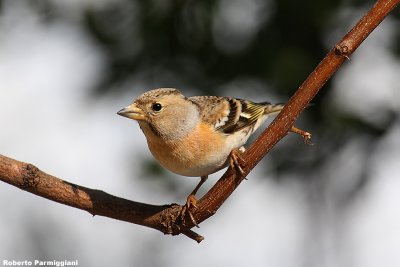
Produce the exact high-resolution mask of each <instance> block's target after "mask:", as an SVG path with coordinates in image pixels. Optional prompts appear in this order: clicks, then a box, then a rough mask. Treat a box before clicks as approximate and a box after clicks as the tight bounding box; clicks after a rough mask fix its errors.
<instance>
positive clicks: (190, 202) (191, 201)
mask: <svg viewBox="0 0 400 267" xmlns="http://www.w3.org/2000/svg"><path fill="white" fill-rule="evenodd" d="M207 178H208V176H207V175H206V176H201V177H200V182H199V183H198V184H197V185H196V187H195V188H194V189H193V191H192V192H191V193H190V194H189V196H188V197H187V199H186V204H185V205H184V206H183V208H182V212H181V219H182V220H183V218H184V217H185V215H186V212H187V213H188V214H189V216H190V220H191V221H192V223H193V224H194V225H196V226H197V227H199V226H198V224H197V222H196V220H195V219H194V217H193V214H192V213H191V212H190V208H191V207H195V208H196V207H197V206H196V204H197V199H196V193H197V191H198V190H199V189H200V187H201V186H202V185H203V184H204V182H205V181H207Z"/></svg>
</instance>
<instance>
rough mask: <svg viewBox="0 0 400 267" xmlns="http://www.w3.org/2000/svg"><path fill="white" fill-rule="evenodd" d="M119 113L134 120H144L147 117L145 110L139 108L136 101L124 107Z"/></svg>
mask: <svg viewBox="0 0 400 267" xmlns="http://www.w3.org/2000/svg"><path fill="white" fill-rule="evenodd" d="M117 114H118V115H121V116H124V117H127V118H129V119H133V120H144V119H145V114H144V112H143V110H141V109H140V108H138V107H137V106H136V104H135V103H133V104H131V105H129V106H127V107H124V108H123V109H121V110H120V111H118V112H117Z"/></svg>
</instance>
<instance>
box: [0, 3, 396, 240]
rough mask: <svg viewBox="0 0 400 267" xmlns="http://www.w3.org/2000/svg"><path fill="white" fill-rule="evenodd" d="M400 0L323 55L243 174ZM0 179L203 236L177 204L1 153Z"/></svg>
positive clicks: (209, 196) (208, 211) (206, 204)
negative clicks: (82, 180) (102, 186)
mask: <svg viewBox="0 0 400 267" xmlns="http://www.w3.org/2000/svg"><path fill="white" fill-rule="evenodd" d="M399 2H400V0H378V1H377V2H376V4H375V5H374V7H373V8H372V9H371V10H370V11H369V12H368V13H367V14H366V15H365V16H364V17H363V18H362V19H361V20H360V21H359V22H358V23H357V24H356V25H355V26H354V27H353V29H352V30H351V31H350V32H349V33H347V34H346V35H345V36H344V37H343V39H342V40H341V41H340V42H339V43H338V44H336V45H335V47H334V48H333V49H332V50H331V51H330V52H329V53H328V54H327V56H326V57H325V58H324V59H323V60H322V61H321V63H320V64H319V65H318V66H317V67H316V69H315V70H314V71H313V72H312V73H311V74H310V76H308V78H307V79H306V80H305V82H304V83H303V84H302V85H301V86H300V87H299V89H298V90H297V92H296V93H295V94H294V95H293V97H292V98H291V99H290V100H289V102H288V104H287V105H286V106H285V108H284V109H283V110H282V111H281V113H280V114H279V115H278V116H277V118H276V119H275V120H274V121H273V122H272V123H271V125H270V126H269V127H268V128H267V129H266V130H265V131H264V132H263V133H262V134H261V135H260V137H259V138H258V139H257V140H256V141H255V142H254V144H253V145H252V146H251V147H250V148H249V149H248V150H247V151H246V152H245V153H244V155H243V158H244V159H245V162H246V164H245V165H244V166H242V168H243V171H244V173H245V175H247V174H248V173H249V172H250V171H251V170H252V169H253V168H254V167H255V166H256V165H257V164H258V163H259V162H260V160H261V159H262V158H263V157H264V156H265V155H266V154H267V153H268V152H269V151H270V150H271V149H272V147H273V146H274V145H275V144H276V143H277V142H278V141H279V140H280V139H282V138H283V137H284V136H285V135H286V134H287V132H288V131H289V129H290V128H291V127H292V126H293V124H294V122H295V120H296V119H297V117H298V116H299V114H300V113H301V111H302V110H303V109H304V108H305V107H306V106H307V104H308V103H309V102H310V101H311V100H312V99H313V97H314V96H315V95H316V94H317V93H318V91H319V90H320V89H321V88H322V86H323V85H324V84H325V83H326V81H328V79H329V78H330V77H331V76H332V75H333V74H334V73H335V72H336V71H337V70H338V68H339V67H340V66H341V65H342V64H343V62H344V61H345V60H346V58H349V56H350V55H351V54H352V53H353V52H354V51H355V50H356V49H357V48H358V46H359V45H360V44H361V43H362V42H363V41H364V40H365V38H366V37H367V36H368V35H369V34H370V33H371V32H372V31H373V30H374V29H375V28H376V27H377V26H378V25H379V23H380V22H381V21H382V20H383V19H384V18H385V17H386V16H387V15H388V14H389V13H390V12H391V11H392V10H393V9H394V8H395V7H396V6H397V5H398V4H399ZM243 179H244V178H243V177H235V175H234V173H233V172H232V170H231V169H228V170H227V172H226V173H225V174H224V175H223V176H222V177H221V178H220V179H219V180H218V181H217V183H216V184H215V185H214V186H213V187H212V188H211V189H210V190H209V191H208V192H207V193H206V194H205V195H204V196H203V197H202V198H201V199H200V200H199V201H198V203H197V208H194V209H193V210H192V211H191V213H192V215H193V216H194V218H195V220H196V221H197V222H198V223H200V222H202V221H204V220H206V219H207V218H209V217H210V216H212V215H213V214H215V213H216V211H217V210H218V209H219V207H220V206H221V205H222V204H223V203H224V201H225V200H226V199H227V198H228V197H229V196H230V195H231V194H232V193H233V191H234V190H235V189H236V187H237V186H238V185H239V184H240V182H241V181H242V180H243ZM0 180H2V181H4V182H6V183H9V184H11V185H13V186H16V187H18V188H21V189H23V190H25V191H28V192H31V193H33V194H36V195H38V196H41V197H44V198H47V199H49V200H53V201H56V202H59V203H61V204H65V205H68V206H71V207H74V208H78V209H82V210H85V211H87V212H89V213H91V214H93V215H101V216H106V217H110V218H113V219H117V220H122V221H127V222H131V223H134V224H139V225H143V226H146V227H151V228H154V229H157V230H159V231H161V232H163V233H164V234H172V235H177V234H181V233H183V234H185V235H186V236H188V237H190V238H192V239H194V240H196V241H197V242H201V240H203V237H202V236H200V235H198V234H197V233H195V232H193V231H192V230H190V229H191V228H192V227H193V226H194V225H193V222H192V220H191V219H190V218H188V216H186V217H185V218H183V220H181V218H180V213H181V209H182V207H181V206H180V205H177V204H171V205H162V206H157V205H149V204H145V203H139V202H134V201H130V200H126V199H123V198H119V197H116V196H112V195H110V194H107V193H105V192H103V191H100V190H94V189H90V188H86V187H83V186H79V185H75V184H71V183H68V182H66V181H64V180H61V179H59V178H57V177H54V176H51V175H49V174H47V173H44V172H42V171H40V170H39V169H38V168H37V167H35V166H33V165H31V164H28V163H24V162H19V161H16V160H14V159H10V158H7V157H5V156H2V155H0Z"/></svg>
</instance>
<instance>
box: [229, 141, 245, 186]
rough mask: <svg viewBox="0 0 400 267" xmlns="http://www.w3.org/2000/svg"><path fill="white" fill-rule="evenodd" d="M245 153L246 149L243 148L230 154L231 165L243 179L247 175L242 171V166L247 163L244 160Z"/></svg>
mask: <svg viewBox="0 0 400 267" xmlns="http://www.w3.org/2000/svg"><path fill="white" fill-rule="evenodd" d="M244 151H245V148H244V147H243V146H242V147H240V148H239V149H237V148H235V149H233V150H232V151H231V153H230V154H229V165H230V167H231V169H232V170H233V171H235V173H236V174H237V173H240V175H241V177H244V176H245V175H244V174H245V173H244V171H243V169H242V166H243V165H244V164H245V163H246V162H245V161H244V159H243V158H242V153H243V152H244ZM244 179H246V177H244Z"/></svg>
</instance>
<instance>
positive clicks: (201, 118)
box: [118, 88, 308, 225]
mask: <svg viewBox="0 0 400 267" xmlns="http://www.w3.org/2000/svg"><path fill="white" fill-rule="evenodd" d="M283 107H284V105H282V104H271V103H268V102H262V103H253V102H251V101H248V100H243V99H236V98H231V97H219V96H193V97H185V96H184V95H182V93H181V92H180V91H178V90H177V89H174V88H158V89H154V90H151V91H148V92H145V93H143V94H142V95H140V96H139V97H138V98H137V99H136V100H135V101H134V102H133V103H132V104H130V105H129V106H127V107H125V108H123V109H121V110H120V111H118V114H119V115H121V116H124V117H127V118H130V119H133V120H136V121H138V123H139V126H140V128H141V129H142V131H143V133H144V135H145V136H146V139H147V144H148V147H149V149H150V151H151V153H152V154H153V156H154V157H155V158H156V159H157V160H158V162H159V163H160V164H161V165H162V166H164V167H165V168H166V169H168V170H170V171H172V172H174V173H177V174H180V175H183V176H191V177H199V176H200V177H201V180H200V182H199V184H198V185H197V186H196V188H195V189H194V190H193V191H192V192H191V193H190V195H189V196H188V198H187V202H186V205H185V208H186V209H189V208H190V206H196V198H195V194H196V192H197V191H198V189H199V188H200V186H201V185H202V184H203V183H204V182H205V181H206V179H207V177H208V175H209V174H212V173H214V172H216V171H218V170H220V169H222V168H224V167H226V166H227V165H228V164H230V165H232V167H235V169H236V170H238V171H239V172H241V173H242V170H241V167H240V165H241V162H242V161H243V160H242V159H241V158H240V152H239V151H243V147H242V146H243V145H244V144H245V143H246V141H247V140H248V139H249V137H250V136H251V134H252V133H253V132H254V131H255V130H256V129H257V128H258V127H259V126H260V125H261V124H262V123H263V122H264V121H265V120H266V119H267V118H268V116H270V115H274V114H277V113H279V112H280V111H281V110H282V108H283ZM296 129H297V128H296ZM292 130H293V129H292ZM297 130H299V129H297ZM294 131H296V130H294ZM299 131H301V130H299ZM305 133H306V132H305ZM300 134H301V133H300ZM307 134H308V133H307ZM303 137H304V135H303ZM189 214H190V212H189ZM190 216H191V217H192V215H191V214H190ZM192 221H193V222H194V224H195V225H197V224H196V223H195V221H194V220H193V217H192Z"/></svg>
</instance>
